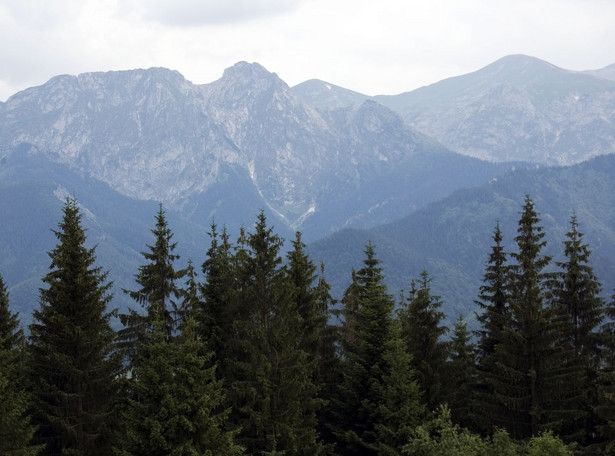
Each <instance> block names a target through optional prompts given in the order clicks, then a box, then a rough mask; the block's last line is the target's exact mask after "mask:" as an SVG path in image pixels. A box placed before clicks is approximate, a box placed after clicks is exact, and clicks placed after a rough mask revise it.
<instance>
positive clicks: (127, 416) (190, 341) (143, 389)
mask: <svg viewBox="0 0 615 456" xmlns="http://www.w3.org/2000/svg"><path fill="white" fill-rule="evenodd" d="M194 326H195V324H194V321H193V320H192V319H191V318H190V317H188V319H187V320H186V323H185V325H183V327H182V331H181V332H180V334H179V335H178V336H177V337H175V338H173V339H172V340H168V338H167V332H166V331H167V330H166V328H165V323H164V322H162V321H160V320H158V321H155V322H154V324H153V325H152V328H151V330H150V331H148V333H146V335H145V338H144V340H143V343H142V344H141V346H140V351H141V353H140V356H139V363H138V364H137V366H136V368H135V370H134V375H135V378H134V381H133V382H132V383H131V390H132V394H131V396H130V397H129V398H128V404H127V406H126V408H125V410H124V413H123V422H122V423H123V428H122V432H121V434H120V435H121V437H120V439H119V440H120V444H119V450H118V451H117V452H116V454H118V455H120V456H129V455H130V456H140V455H142V456H156V455H160V456H167V455H173V456H191V455H219V456H233V455H239V454H243V449H242V448H241V447H239V446H238V445H236V444H235V443H234V441H233V440H234V436H235V433H233V432H228V431H225V430H224V427H225V424H226V421H227V417H228V410H224V409H223V408H222V403H223V399H224V398H223V392H222V384H221V383H220V381H218V380H216V379H215V368H214V367H207V366H208V365H209V364H210V359H209V358H210V356H205V355H203V353H204V352H205V351H206V347H205V346H204V344H203V343H202V342H201V341H200V340H199V339H198V337H196V334H195V330H194Z"/></svg>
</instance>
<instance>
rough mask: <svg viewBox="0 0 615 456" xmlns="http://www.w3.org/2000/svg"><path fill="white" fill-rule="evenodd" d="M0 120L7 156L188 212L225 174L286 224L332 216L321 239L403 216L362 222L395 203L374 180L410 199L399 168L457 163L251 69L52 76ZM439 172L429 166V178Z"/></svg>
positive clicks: (364, 115)
mask: <svg viewBox="0 0 615 456" xmlns="http://www.w3.org/2000/svg"><path fill="white" fill-rule="evenodd" d="M0 125H1V126H0V128H1V130H0V149H1V150H3V151H4V154H7V153H9V152H11V151H13V150H16V149H19V150H21V151H28V152H27V153H29V154H34V155H41V156H44V157H45V158H46V159H49V160H51V161H53V162H55V163H60V164H63V165H66V166H68V167H69V168H70V169H71V170H73V171H77V172H78V173H79V174H81V175H83V176H87V177H90V178H94V179H96V180H98V181H102V182H105V183H107V184H108V185H109V186H110V187H111V188H112V189H113V190H115V191H117V192H119V193H121V194H123V195H126V196H129V197H132V198H136V199H141V200H154V201H161V202H163V203H165V205H167V206H168V207H170V208H174V209H179V210H181V209H182V208H184V207H188V206H190V207H191V208H194V207H195V204H197V203H194V201H196V200H198V199H199V198H200V197H199V195H205V194H208V195H210V196H208V197H207V198H208V199H207V198H206V201H207V204H209V205H211V204H213V205H215V204H222V200H221V199H220V198H218V199H217V200H216V201H213V200H212V198H213V196H211V195H212V194H215V193H216V191H217V192H218V193H219V192H220V190H219V188H220V187H219V186H220V184H221V183H222V181H225V179H226V180H228V176H229V172H230V173H231V174H233V175H235V176H247V179H248V180H249V182H243V183H242V184H241V185H243V186H244V187H245V186H248V187H250V186H251V189H248V191H249V192H250V194H251V195H252V194H254V193H255V194H258V198H260V203H259V205H260V206H261V208H266V209H268V210H269V211H271V212H273V213H275V214H276V216H278V217H279V218H280V219H281V220H282V221H283V223H284V224H285V225H286V226H287V227H288V228H291V229H301V228H302V227H303V226H304V223H305V221H306V220H307V219H309V218H311V217H313V215H314V214H316V213H318V212H323V211H324V212H323V213H328V214H336V217H337V218H335V217H334V218H335V220H334V221H333V219H332V220H331V221H329V223H328V225H327V226H326V228H322V229H321V233H322V232H327V231H329V230H332V229H335V228H336V227H339V226H344V225H346V224H348V223H350V222H349V220H358V219H363V220H368V219H370V217H371V219H373V220H371V221H366V223H367V224H370V223H371V224H374V223H377V222H379V221H380V218H379V217H385V218H391V217H394V214H396V212H397V211H399V210H402V209H401V208H397V207H394V206H387V207H389V209H387V210H389V213H387V214H385V213H382V214H381V215H379V216H378V217H376V216H375V215H369V211H370V208H372V207H373V206H378V205H380V206H382V204H384V203H385V200H387V199H390V198H391V197H392V195H382V196H381V198H380V197H379V198H380V199H377V198H376V199H374V198H375V197H374V195H375V193H374V188H376V187H378V183H377V182H378V181H382V182H386V184H385V187H386V185H391V184H394V185H393V187H395V191H403V192H405V193H408V192H410V193H411V192H412V191H411V184H410V183H409V182H406V183H404V182H405V176H404V171H406V172H407V174H410V173H412V172H413V170H415V169H423V164H424V163H425V161H426V160H427V159H428V157H432V156H437V157H440V159H442V160H444V161H445V162H447V163H448V166H451V167H453V168H454V167H455V166H456V165H455V163H456V162H457V161H459V160H462V161H463V159H462V158H461V157H459V156H457V155H455V154H453V153H451V152H450V151H447V150H446V149H445V148H443V147H442V146H441V145H439V144H437V143H435V142H433V141H429V140H427V139H426V138H425V137H423V136H422V135H421V134H419V133H417V132H416V131H413V130H412V129H411V128H410V127H408V126H407V125H405V124H404V122H403V121H402V119H401V118H400V117H399V116H398V115H397V114H395V113H393V111H391V110H389V109H388V108H385V107H384V106H382V105H380V104H378V103H376V102H374V101H371V100H368V101H365V102H363V103H360V104H357V105H354V106H352V107H350V108H336V109H329V110H321V111H319V110H317V109H316V108H314V107H312V106H310V105H309V104H307V103H305V102H304V101H303V100H301V99H300V98H299V97H298V96H297V95H295V94H294V93H293V92H292V91H291V89H290V88H289V87H288V85H287V84H286V83H285V82H284V81H282V80H281V79H279V78H278V77H277V75H275V74H274V73H270V72H268V71H267V70H266V69H264V68H263V67H262V66H260V65H258V64H249V63H246V62H240V63H238V64H236V65H234V66H233V67H231V68H228V69H227V70H226V71H225V72H224V75H223V77H222V78H221V79H219V80H218V81H215V82H212V83H210V84H205V85H194V84H192V83H191V82H189V81H187V80H185V79H184V78H183V76H181V75H180V74H179V73H177V72H175V71H170V70H166V69H162V68H152V69H149V70H134V71H121V72H107V73H89V74H82V75H79V76H58V77H56V78H53V79H51V80H50V81H49V82H48V83H46V84H44V85H42V86H40V87H34V88H31V89H28V90H26V91H23V92H20V93H18V94H16V95H14V96H13V97H11V98H10V99H9V100H8V101H7V102H6V103H3V104H0ZM24 153H25V152H24ZM464 163H465V162H464ZM467 164H468V166H477V167H478V168H480V171H478V172H477V173H476V176H475V177H474V179H476V180H478V179H480V180H482V179H484V178H486V176H485V175H484V174H483V171H485V172H487V173H492V172H495V171H494V169H493V168H489V167H488V166H487V165H486V164H476V163H471V164H470V163H469V162H468V163H467ZM440 166H441V165H437V166H435V165H434V167H432V168H431V172H432V178H433V176H435V175H436V174H438V173H437V171H439V170H440V169H439V167H440ZM428 174H429V173H427V174H426V176H427V175H428ZM445 174H446V173H444V174H443V175H445ZM392 176H395V177H392ZM242 179H243V178H242ZM244 180H245V179H244ZM447 180H450V179H448V178H447ZM464 182H465V181H464ZM366 183H369V185H366ZM432 185H434V186H435V187H437V186H438V181H437V178H436V179H435V180H434V181H433V183H432ZM406 187H407V188H406ZM229 188H232V185H230V186H229V183H228V182H226V181H225V182H224V189H225V192H227V193H228V191H229ZM237 188H238V190H237V191H238V192H239V191H240V190H239V185H237ZM245 188H247V187H245ZM447 188H448V187H447V186H446V185H444V186H443V187H442V191H446V189H447ZM216 189H218V190H216ZM208 192H209V193H208ZM437 196H438V192H437V191H436V192H435V193H434V195H433V197H434V198H436V197H437ZM420 199H421V200H424V199H425V196H421V197H420ZM200 201H204V200H203V198H201V199H200ZM340 209H342V210H340ZM190 210H192V209H190ZM205 210H207V211H209V212H211V208H206V209H205ZM257 210H258V208H253V211H254V212H255V211H257ZM209 212H208V213H209Z"/></svg>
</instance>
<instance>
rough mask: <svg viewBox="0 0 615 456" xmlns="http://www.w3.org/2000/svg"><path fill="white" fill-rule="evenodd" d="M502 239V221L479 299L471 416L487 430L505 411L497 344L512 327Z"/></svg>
mask: <svg viewBox="0 0 615 456" xmlns="http://www.w3.org/2000/svg"><path fill="white" fill-rule="evenodd" d="M502 241H503V239H502V232H501V230H500V224H499V223H498V224H497V225H496V227H495V230H494V233H493V242H494V244H493V246H492V247H491V253H490V254H489V259H488V262H487V265H486V266H485V273H484V276H483V285H481V287H480V293H479V296H478V297H479V300H478V301H476V303H477V305H478V307H479V309H481V312H480V313H479V314H477V317H476V319H477V321H478V322H479V323H480V328H479V329H478V330H477V331H476V336H477V337H478V343H477V347H476V348H477V366H476V367H477V377H476V385H475V400H474V402H473V404H472V410H471V416H472V420H473V421H474V424H475V425H476V426H477V429H479V430H481V431H482V432H484V433H491V432H493V424H494V422H497V421H498V419H499V417H500V416H502V415H503V414H504V410H503V408H502V404H500V403H499V401H497V400H495V396H494V394H493V386H492V385H494V383H496V382H498V379H497V377H498V374H499V368H498V367H497V366H496V362H497V359H498V354H497V353H496V347H498V345H500V344H501V343H502V340H503V337H504V335H503V332H504V330H505V329H506V328H508V327H510V326H511V314H510V305H509V300H508V266H507V264H506V253H505V252H504V248H503V246H502Z"/></svg>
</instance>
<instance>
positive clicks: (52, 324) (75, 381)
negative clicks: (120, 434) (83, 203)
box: [28, 199, 120, 455]
mask: <svg viewBox="0 0 615 456" xmlns="http://www.w3.org/2000/svg"><path fill="white" fill-rule="evenodd" d="M54 233H55V235H56V237H57V238H58V241H59V243H58V244H57V245H56V246H55V248H54V249H53V250H52V251H51V252H50V253H49V256H50V258H51V265H50V271H49V273H48V274H47V275H46V276H45V277H44V278H43V282H44V284H45V285H46V288H42V289H41V290H40V306H39V308H38V309H36V310H35V311H34V314H33V317H34V318H33V322H32V324H31V326H30V339H29V342H30V344H29V347H28V351H29V369H28V370H29V381H30V383H31V384H32V393H33V409H34V416H33V418H34V422H35V424H37V425H38V426H39V429H38V432H37V441H38V442H40V443H44V444H46V448H45V451H44V454H88V455H98V454H100V455H108V454H109V453H110V446H111V432H110V431H111V429H112V428H113V423H114V418H115V416H114V406H115V403H116V377H117V375H118V372H119V367H120V366H119V358H118V357H117V356H116V355H115V354H114V346H113V342H114V332H113V330H112V329H111V326H110V325H109V318H110V316H111V314H110V313H108V312H107V309H106V308H107V305H108V303H109V301H110V299H111V296H110V294H109V287H110V283H109V282H107V281H106V278H107V273H105V272H103V271H102V269H101V268H100V267H97V266H94V263H95V254H94V248H91V249H90V248H86V247H85V242H86V235H85V232H84V230H83V228H82V227H81V214H80V211H79V207H78V204H77V202H76V201H75V200H74V199H69V200H67V201H66V204H65V206H64V209H63V218H62V221H61V222H60V224H59V230H57V231H55V232H54Z"/></svg>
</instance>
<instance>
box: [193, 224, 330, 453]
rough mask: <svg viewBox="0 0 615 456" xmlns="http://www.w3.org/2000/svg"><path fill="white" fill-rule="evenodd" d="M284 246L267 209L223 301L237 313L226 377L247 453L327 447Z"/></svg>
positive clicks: (246, 239) (241, 243) (244, 238)
mask: <svg viewBox="0 0 615 456" xmlns="http://www.w3.org/2000/svg"><path fill="white" fill-rule="evenodd" d="M281 246H282V240H281V239H280V238H279V237H278V236H277V235H275V234H274V233H273V230H272V228H270V227H267V223H266V217H265V215H264V214H263V213H262V212H261V214H260V215H259V217H258V219H257V222H256V227H255V232H254V233H250V234H248V235H245V234H244V233H242V235H241V236H240V238H239V240H238V247H237V250H236V252H235V256H234V260H233V262H234V265H235V266H234V267H235V270H234V273H235V275H234V277H235V282H234V286H233V290H232V291H231V292H230V293H229V294H228V296H227V299H226V303H225V304H226V305H227V306H230V308H229V309H228V311H229V312H230V314H231V315H233V319H232V321H231V327H230V331H229V333H228V334H230V337H227V340H226V346H225V347H223V350H224V352H225V353H227V354H228V356H227V360H228V364H227V365H226V368H225V370H224V372H223V379H224V383H225V386H226V391H227V393H226V394H227V397H228V399H229V405H230V406H231V407H232V413H231V420H232V422H233V423H234V424H235V425H236V426H237V428H238V429H239V430H240V431H239V432H240V433H239V439H238V441H239V442H240V443H241V444H242V445H243V446H245V447H246V451H247V452H248V453H249V454H261V453H262V454H287V455H316V454H320V453H321V452H322V451H323V447H322V444H321V443H320V441H319V439H318V436H317V433H316V423H315V418H314V411H315V410H316V408H317V404H316V402H315V401H317V399H316V394H317V388H316V386H315V384H314V382H313V378H314V372H315V368H316V367H315V365H314V362H313V358H310V356H309V354H308V353H307V352H306V351H305V350H304V349H302V344H303V343H304V342H305V339H304V338H303V328H302V318H301V315H300V313H299V309H298V308H297V305H296V303H295V302H294V300H293V295H294V291H295V290H294V287H293V284H292V283H291V282H290V281H289V280H288V278H287V277H288V274H287V272H286V270H285V269H284V268H282V266H281V263H282V259H281V257H280V256H279V251H280V248H281ZM205 305H206V306H207V301H206V302H205ZM214 321H220V319H218V318H216V319H215V320H214Z"/></svg>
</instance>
